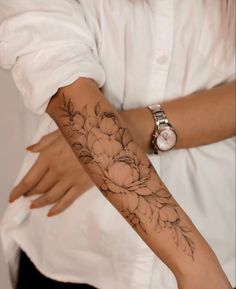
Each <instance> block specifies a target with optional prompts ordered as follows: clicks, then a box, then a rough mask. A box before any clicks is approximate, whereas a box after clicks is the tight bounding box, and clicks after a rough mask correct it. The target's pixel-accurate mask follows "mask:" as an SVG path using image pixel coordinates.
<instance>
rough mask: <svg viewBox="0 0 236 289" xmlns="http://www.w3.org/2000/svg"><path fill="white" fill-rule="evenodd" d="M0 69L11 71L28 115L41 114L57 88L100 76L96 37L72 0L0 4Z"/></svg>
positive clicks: (102, 76)
mask: <svg viewBox="0 0 236 289" xmlns="http://www.w3.org/2000/svg"><path fill="white" fill-rule="evenodd" d="M0 66H1V67H3V68H5V69H11V70H12V74H13V78H14V81H15V83H16V86H17V87H18V89H19V90H20V92H21V94H22V95H23V97H24V103H25V105H26V107H27V108H29V109H30V110H31V111H33V112H35V113H37V114H42V113H44V112H45V110H46V108H47V105H48V102H49V100H50V98H51V97H52V96H53V95H54V94H55V93H56V92H57V90H58V88H60V87H63V86H65V85H69V84H71V83H73V82H74V81H75V80H76V79H78V78H79V77H89V78H92V79H94V80H95V81H96V82H97V84H98V86H99V87H102V86H103V84H104V82H105V73H104V70H103V68H102V66H101V64H100V63H99V60H98V51H97V46H96V41H95V36H94V35H93V34H92V33H91V31H90V30H89V26H88V25H87V23H86V15H85V12H84V9H83V7H82V5H81V4H80V2H79V1H76V0H24V1H19V0H1V2H0Z"/></svg>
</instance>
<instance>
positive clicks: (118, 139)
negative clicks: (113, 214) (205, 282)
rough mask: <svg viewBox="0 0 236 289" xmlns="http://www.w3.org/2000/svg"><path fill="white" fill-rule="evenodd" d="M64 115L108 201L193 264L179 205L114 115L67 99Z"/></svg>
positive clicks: (81, 156)
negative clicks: (168, 238)
mask: <svg viewBox="0 0 236 289" xmlns="http://www.w3.org/2000/svg"><path fill="white" fill-rule="evenodd" d="M61 110H62V112H63V113H62V115H61V117H63V118H66V119H67V120H68V123H67V124H65V125H64V126H63V127H64V129H65V130H66V134H67V135H68V136H69V137H70V140H71V143H72V145H73V149H74V150H75V152H76V154H77V156H78V157H79V159H80V161H81V162H82V163H84V164H85V165H86V167H87V168H88V170H89V171H91V175H92V176H93V179H94V181H95V183H96V184H97V186H98V187H99V189H100V190H101V191H102V192H103V194H104V195H105V196H106V198H107V199H108V200H110V201H111V202H112V201H115V203H116V204H118V209H119V210H120V211H121V212H122V214H123V215H124V217H125V218H126V219H127V220H128V221H129V223H130V224H131V225H132V226H133V227H135V228H136V229H138V230H141V231H142V232H145V233H147V234H148V232H147V228H146V226H145V224H144V222H143V221H142V220H144V218H145V219H146V220H148V222H149V223H150V225H152V228H153V229H154V230H156V232H158V233H160V232H161V231H162V230H170V231H171V234H172V237H173V240H174V241H175V244H176V246H177V247H180V248H181V249H182V250H183V251H184V252H185V253H186V254H187V255H188V256H190V257H191V258H192V259H194V251H195V244H194V242H193V241H192V240H191V239H190V238H189V237H188V233H190V232H191V231H190V230H189V229H188V228H187V227H185V226H184V225H182V223H181V219H180V216H179V213H178V205H177V204H176V203H175V201H174V200H173V198H172V196H171V195H170V193H169V192H168V190H167V189H166V187H165V186H164V184H163V183H162V182H161V181H159V180H158V178H157V177H156V174H155V170H154V168H153V167H152V165H151V163H150V162H149V160H148V159H147V157H146V155H145V154H144V152H143V151H142V150H141V149H140V148H139V146H138V145H137V144H136V143H135V142H134V141H133V139H132V137H131V136H130V134H129V132H128V130H127V128H122V127H121V125H120V124H119V121H118V118H117V117H116V115H115V114H114V113H112V112H107V111H102V107H101V105H100V103H97V105H96V106H95V107H94V113H93V114H92V113H91V114H89V113H88V109H87V106H85V107H84V108H83V109H82V110H81V111H76V110H75V107H74V104H73V103H72V101H71V100H70V99H69V100H66V98H65V97H63V107H61Z"/></svg>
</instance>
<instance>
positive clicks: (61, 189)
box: [30, 182, 70, 209]
mask: <svg viewBox="0 0 236 289" xmlns="http://www.w3.org/2000/svg"><path fill="white" fill-rule="evenodd" d="M69 189H70V184H69V183H68V182H58V183H57V184H55V186H53V187H52V188H51V189H50V190H49V191H48V192H47V193H46V194H44V195H42V196H41V197H39V198H37V199H36V200H34V201H33V202H32V203H31V206H30V208H31V209H36V208H41V207H44V206H47V205H50V204H54V203H55V202H57V201H58V200H59V199H60V198H61V197H63V196H64V195H65V194H66V192H67V191H68V190H69Z"/></svg>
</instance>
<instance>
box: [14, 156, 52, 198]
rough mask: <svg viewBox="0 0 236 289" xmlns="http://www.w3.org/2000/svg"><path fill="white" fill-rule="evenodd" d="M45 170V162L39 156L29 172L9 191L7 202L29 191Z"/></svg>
mask: <svg viewBox="0 0 236 289" xmlns="http://www.w3.org/2000/svg"><path fill="white" fill-rule="evenodd" d="M47 170H48V169H47V167H46V166H45V164H44V163H43V162H42V161H41V159H40V158H38V159H37V161H36V162H35V163H34V165H33V166H32V168H31V169H30V170H29V172H28V173H27V174H26V175H25V177H24V178H23V179H22V180H21V182H20V183H19V184H18V185H17V186H16V187H15V188H14V189H13V190H12V192H11V193H10V197H9V202H10V203H12V202H14V201H15V200H17V199H18V198H19V197H21V196H22V195H24V194H25V193H27V192H28V191H30V190H31V189H32V188H33V187H34V186H35V185H36V184H37V183H38V182H39V181H40V180H41V178H42V177H43V176H44V175H45V174H46V173H47Z"/></svg>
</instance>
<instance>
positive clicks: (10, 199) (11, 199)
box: [8, 197, 16, 204]
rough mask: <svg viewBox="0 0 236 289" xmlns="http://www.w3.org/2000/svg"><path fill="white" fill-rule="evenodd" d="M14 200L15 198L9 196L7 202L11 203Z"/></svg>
mask: <svg viewBox="0 0 236 289" xmlns="http://www.w3.org/2000/svg"><path fill="white" fill-rule="evenodd" d="M15 200H16V199H15V198H12V197H10V198H9V199H8V202H9V203H10V204H11V203H13V202H14V201H15Z"/></svg>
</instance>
